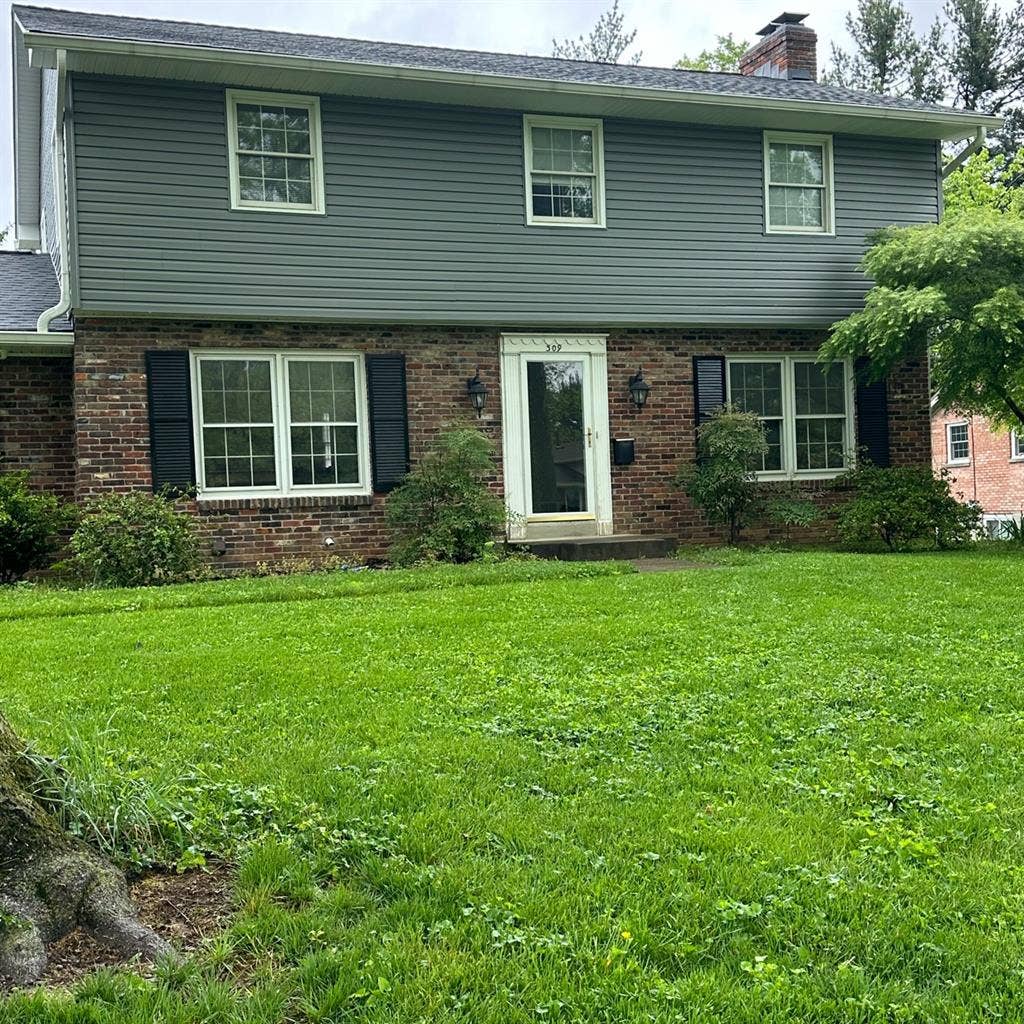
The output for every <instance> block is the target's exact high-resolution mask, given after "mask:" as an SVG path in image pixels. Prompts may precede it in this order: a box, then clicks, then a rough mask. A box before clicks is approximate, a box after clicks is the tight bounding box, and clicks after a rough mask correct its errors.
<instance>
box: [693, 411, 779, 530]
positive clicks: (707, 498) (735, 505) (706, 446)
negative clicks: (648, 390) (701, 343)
mask: <svg viewBox="0 0 1024 1024" xmlns="http://www.w3.org/2000/svg"><path fill="white" fill-rule="evenodd" d="M767 450H768V442H767V441H766V440H765V436H764V427H762V426H761V421H760V420H759V419H758V417H757V416H756V415H755V414H754V413H751V412H742V411H740V410H739V409H737V408H736V407H735V406H730V405H726V406H723V407H722V408H721V409H720V410H719V411H718V412H716V413H715V414H714V415H713V416H712V417H711V418H710V419H709V420H708V421H707V422H706V423H702V424H701V426H700V428H699V429H698V431H697V464H696V465H687V466H682V467H681V468H680V470H679V472H678V474H677V475H676V480H675V482H676V484H677V486H679V487H681V488H682V489H683V490H684V491H685V492H686V493H687V494H688V495H689V496H690V498H691V499H692V500H693V502H694V504H695V505H697V506H698V507H699V508H702V509H703V510H704V512H705V514H706V515H707V517H708V519H710V520H711V522H713V523H724V524H726V525H727V526H728V527H729V543H730V544H735V543H736V541H737V540H739V536H740V530H741V529H742V528H743V526H744V524H745V522H746V520H747V518H748V517H749V516H750V515H751V514H752V513H754V512H755V511H756V510H757V509H758V506H759V503H760V502H759V497H760V495H759V492H758V488H757V470H758V468H759V467H760V465H761V457H762V456H763V455H764V453H765V452H766V451H767Z"/></svg>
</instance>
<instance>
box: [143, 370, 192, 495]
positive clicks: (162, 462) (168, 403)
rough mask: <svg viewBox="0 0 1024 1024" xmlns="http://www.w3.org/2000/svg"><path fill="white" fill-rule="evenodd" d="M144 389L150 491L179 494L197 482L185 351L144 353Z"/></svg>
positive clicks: (190, 392)
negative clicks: (147, 418) (147, 427)
mask: <svg viewBox="0 0 1024 1024" xmlns="http://www.w3.org/2000/svg"><path fill="white" fill-rule="evenodd" d="M146 389H147V392H148V395H149V458H150V466H151V468H152V475H153V490H154V491H161V490H163V489H164V488H165V487H166V488H168V490H169V491H171V492H172V493H176V494H181V493H182V492H185V491H188V490H190V489H191V488H192V487H194V486H195V482H196V464H195V452H194V447H193V438H192V386H191V381H190V379H189V362H188V352H187V351H184V350H180V351H172V352H147V353H146Z"/></svg>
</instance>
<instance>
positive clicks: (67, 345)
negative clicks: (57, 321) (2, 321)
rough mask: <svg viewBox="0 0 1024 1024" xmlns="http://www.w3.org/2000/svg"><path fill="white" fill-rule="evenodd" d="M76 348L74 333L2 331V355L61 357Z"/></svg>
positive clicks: (0, 348)
mask: <svg viewBox="0 0 1024 1024" xmlns="http://www.w3.org/2000/svg"><path fill="white" fill-rule="evenodd" d="M74 347H75V335H74V332H72V331H48V332H46V333H45V334H40V333H39V332H37V331H0V355H2V354H4V353H8V354H11V355H40V356H47V355H48V356H60V355H66V354H67V353H69V352H71V351H72V349H74Z"/></svg>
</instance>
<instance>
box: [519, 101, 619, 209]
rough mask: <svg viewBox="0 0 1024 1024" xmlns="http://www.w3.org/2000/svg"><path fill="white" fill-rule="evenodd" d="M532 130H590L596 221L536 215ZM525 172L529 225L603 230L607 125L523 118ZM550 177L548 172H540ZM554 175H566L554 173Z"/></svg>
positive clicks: (586, 120)
mask: <svg viewBox="0 0 1024 1024" xmlns="http://www.w3.org/2000/svg"><path fill="white" fill-rule="evenodd" d="M532 128H570V129H573V130H575V131H590V132H591V134H592V135H593V137H594V216H593V219H592V220H583V218H581V217H543V216H536V215H535V214H534V212H533V134H532V132H531V129H532ZM523 170H524V173H525V183H526V223H527V224H528V225H542V226H543V225H546V226H548V227H563V228H603V227H604V226H605V209H604V122H603V121H602V120H601V119H600V118H596V119H594V118H585V117H549V116H547V115H541V114H524V115H523ZM537 173H538V174H548V173H549V172H548V171H538V172H537ZM551 173H554V174H556V175H557V174H559V173H562V172H559V171H554V172H551Z"/></svg>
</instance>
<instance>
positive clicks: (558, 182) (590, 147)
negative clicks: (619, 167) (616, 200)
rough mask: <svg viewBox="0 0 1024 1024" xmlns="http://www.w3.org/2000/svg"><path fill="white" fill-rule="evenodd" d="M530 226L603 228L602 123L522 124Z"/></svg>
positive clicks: (546, 120) (530, 119) (555, 120)
mask: <svg viewBox="0 0 1024 1024" xmlns="http://www.w3.org/2000/svg"><path fill="white" fill-rule="evenodd" d="M523 136H524V139H523V149H524V154H525V164H526V223H527V224H561V225H569V226H570V227H572V226H575V227H603V226H604V144H603V138H602V131H601V122H600V121H589V120H582V119H580V118H575V117H536V116H533V115H530V114H527V115H526V116H525V117H524V118H523Z"/></svg>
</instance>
